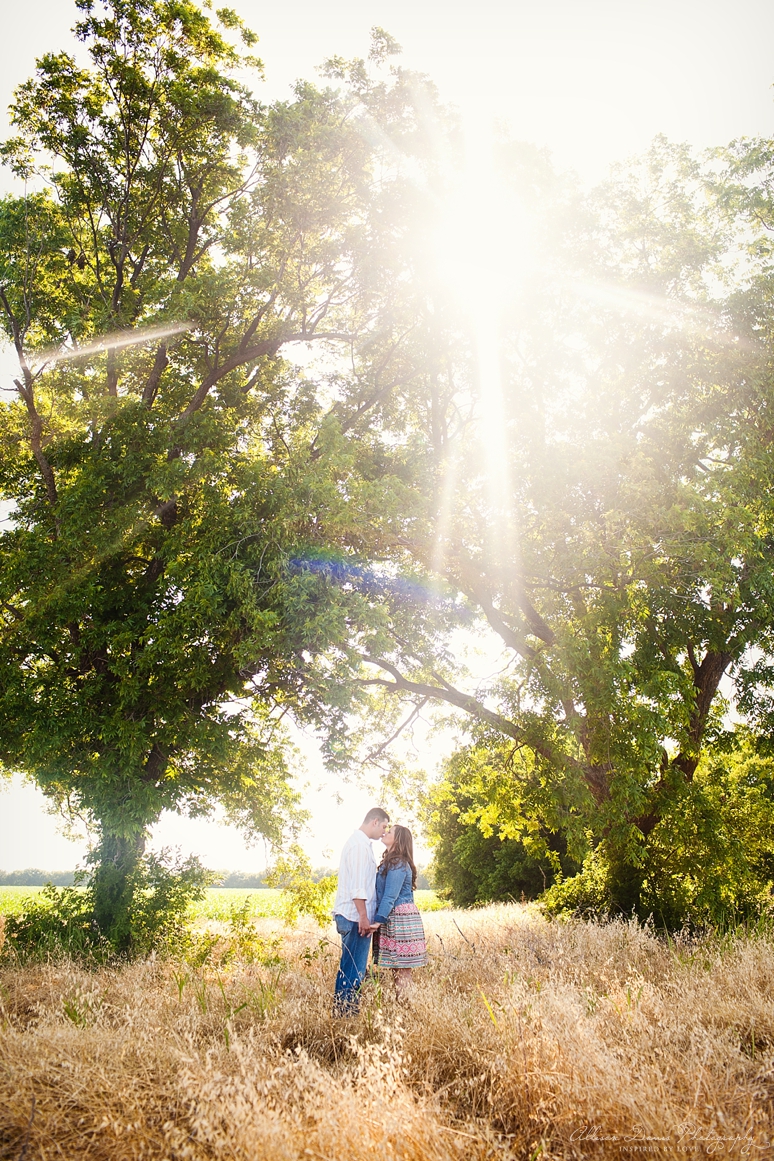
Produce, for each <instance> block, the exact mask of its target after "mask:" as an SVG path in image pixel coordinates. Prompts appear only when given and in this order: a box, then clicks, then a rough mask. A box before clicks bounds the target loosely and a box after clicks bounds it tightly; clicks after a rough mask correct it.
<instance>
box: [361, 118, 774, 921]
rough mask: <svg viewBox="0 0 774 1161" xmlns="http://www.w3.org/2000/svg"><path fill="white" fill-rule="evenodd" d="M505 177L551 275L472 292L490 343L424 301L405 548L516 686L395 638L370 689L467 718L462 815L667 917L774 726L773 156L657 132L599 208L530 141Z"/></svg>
mask: <svg viewBox="0 0 774 1161" xmlns="http://www.w3.org/2000/svg"><path fill="white" fill-rule="evenodd" d="M500 165H501V167H502V168H501V179H502V180H503V181H504V182H505V183H507V185H508V189H509V196H510V198H511V199H512V200H511V203H510V204H511V206H512V208H513V211H514V212H515V213H518V212H519V207H521V212H522V213H523V214H526V215H527V216H528V217H531V220H532V230H533V234H534V236H535V238H536V244H535V247H536V250H537V258H536V259H534V260H533V262H532V266H531V270H525V271H524V280H525V281H524V285H523V286H522V287H521V288H517V290H516V291H515V292H513V293H511V294H510V296H509V297H506V296H505V294H502V295H501V297H500V298H499V300H497V301H496V300H495V297H494V296H493V295H492V292H491V288H487V287H486V286H485V285H482V284H480V283H479V285H478V286H477V287H474V290H475V291H477V292H478V293H480V294H482V295H485V296H487V299H486V300H487V302H489V303H490V304H491V306H492V310H491V313H490V317H489V320H488V325H487V327H486V328H485V330H484V332H483V337H482V332H481V330H480V329H479V331H478V334H476V333H475V332H474V331H473V328H472V326H471V325H470V318H471V315H474V314H475V311H474V310H472V309H471V304H470V301H469V300H468V302H467V303H466V304H465V307H464V308H463V309H462V310H460V309H459V308H456V309H455V307H454V304H453V302H451V301H450V299H449V296H448V295H445V294H444V288H443V287H442V286H439V285H438V282H437V281H436V284H435V285H434V286H431V285H429V284H428V296H429V298H430V301H431V303H432V307H433V310H432V319H428V321H427V328H428V329H427V334H428V335H433V336H435V349H433V347H432V344H431V342H430V341H429V340H428V344H427V349H428V352H429V355H428V359H427V363H426V368H427V373H428V376H430V375H432V374H433V373H434V374H435V378H436V383H437V385H438V396H437V397H438V398H439V399H442V398H443V392H444V391H446V392H447V394H446V396H445V402H444V403H442V404H441V405H440V406H439V409H438V412H437V414H436V415H435V417H434V422H433V423H425V426H424V430H423V438H424V441H425V446H426V447H427V448H428V449H431V450H432V452H433V457H432V458H431V459H426V460H425V461H423V464H422V470H423V472H424V477H423V480H424V484H423V491H424V494H425V496H426V501H427V502H426V507H425V510H424V513H423V516H422V517H418V518H417V519H415V520H414V522H413V524H412V526H411V528H408V529H404V530H403V531H402V532H399V533H398V534H397V535H396V538H395V541H394V553H395V556H396V558H400V557H401V555H404V556H406V555H407V556H409V557H410V558H411V559H413V561H414V562H415V564H416V565H417V566H420V567H422V568H423V569H424V570H425V575H426V577H427V580H428V584H430V585H432V584H433V583H435V585H436V586H440V587H441V588H442V589H444V588H445V589H446V591H447V592H451V593H453V594H461V595H462V597H464V599H465V601H466V602H467V605H468V608H469V610H470V615H471V617H472V618H473V619H474V620H475V621H476V622H477V623H478V624H480V625H485V626H486V627H487V629H488V631H489V632H490V635H491V634H494V636H495V639H499V642H500V643H501V648H502V655H501V656H502V660H501V663H500V665H499V666H498V668H499V670H500V672H499V675H498V676H496V677H494V678H492V679H491V680H490V681H489V682H485V683H484V684H483V685H482V684H480V683H479V685H478V687H477V688H475V689H471V688H470V687H469V686H466V684H465V676H464V671H462V670H461V669H460V668H459V666H455V664H454V659H453V658H450V657H448V656H447V657H443V656H440V655H439V653H438V651H437V649H436V648H435V647H434V645H433V643H431V642H423V641H422V639H421V637H420V635H418V634H417V635H415V637H414V638H413V640H412V641H411V646H410V648H409V647H407V645H406V642H405V641H402V640H401V639H400V637H399V635H398V634H397V633H395V634H393V635H392V638H391V640H390V641H386V642H384V643H382V648H381V650H378V649H377V647H376V645H375V643H374V642H368V643H367V644H366V646H365V648H364V649H363V652H362V660H363V665H362V668H361V670H360V674H359V679H360V680H362V681H363V682H364V683H366V684H369V683H370V685H371V687H372V688H377V689H382V690H384V691H386V692H387V694H388V695H389V696H391V697H396V696H397V697H403V698H404V699H408V700H409V701H412V702H413V703H414V706H415V707H418V706H420V705H423V704H425V703H426V702H428V701H429V702H433V703H436V704H444V703H445V704H446V705H450V706H453V707H455V708H456V709H457V710H459V711H462V713H463V715H467V719H468V721H469V723H470V727H469V728H470V732H471V735H472V740H473V744H474V748H473V750H472V751H471V750H469V751H467V754H468V762H469V765H470V773H469V776H468V777H467V779H464V778H463V779H462V780H461V779H460V776H459V771H460V768H461V763H460V761H456V765H455V766H454V769H455V770H456V774H455V777H454V779H453V780H452V782H450V783H449V790H450V792H452V793H451V797H452V799H453V798H454V793H453V792H455V786H456V787H460V786H461V787H462V790H461V791H460V795H461V797H459V795H458V798H459V801H457V803H456V806H455V808H454V809H455V812H456V816H457V817H463V818H464V819H465V820H466V821H467V824H468V825H471V826H476V827H478V828H479V829H480V830H481V831H482V834H483V835H484V836H486V835H487V834H490V833H492V828H493V827H496V828H497V832H498V833H499V834H500V835H501V836H502V837H503V838H504V839H508V840H514V841H524V840H527V841H528V843H529V844H531V848H530V849H532V851H533V853H537V852H538V848H539V847H540V844H541V842H542V850H543V852H544V854H545V855H546V857H549V856H550V855H551V846H550V842H549V841H548V837H546V836H551V835H554V836H560V837H561V839H562V842H564V841H566V842H567V847H568V850H569V852H570V854H571V856H572V857H574V858H575V859H581V858H583V857H584V854H589V852H592V855H593V857H592V863H591V864H590V868H591V870H590V871H589V875H590V876H591V877H592V878H593V879H594V891H592V892H591V894H592V895H594V897H595V899H596V900H597V902H599V903H600V905H606V906H610V907H614V908H616V907H620V908H623V909H625V910H627V911H628V910H631V908H632V907H635V908H638V909H640V910H644V911H647V910H649V909H652V908H653V907H654V906H657V905H658V898H659V887H658V884H657V883H656V884H655V885H654V882H655V880H654V876H655V877H656V878H658V876H659V875H660V876H661V879H660V880H659V881H660V882H663V881H665V879H664V876H666V877H667V878H668V877H669V874H668V868H667V864H668V859H667V858H666V857H665V855H664V851H665V850H668V849H669V848H670V846H671V847H672V848H673V854H674V857H675V860H676V865H677V863H679V865H681V866H686V865H688V863H687V862H686V860H688V862H689V861H690V859H691V857H700V858H703V857H704V856H705V854H706V850H705V847H704V846H702V843H701V842H699V841H698V838H697V837H696V836H697V834H698V831H699V830H700V831H702V832H703V833H708V826H707V824H706V819H707V818H708V817H709V815H708V812H707V809H706V802H707V799H706V793H705V790H704V789H703V788H702V787H703V786H704V781H703V780H706V778H707V777H710V776H711V775H712V771H713V770H714V771H715V773H716V774H717V775H718V778H719V777H720V775H719V774H718V771H719V770H720V767H719V766H718V765H717V763H715V764H714V765H712V762H711V760H710V759H711V757H712V754H713V753H715V754H717V753H718V752H720V751H721V750H722V749H723V747H725V748H726V749H728V748H729V747H730V746H733V736H732V735H733V723H732V722H731V721H730V720H729V719H728V718H727V716H726V715H727V711H728V709H729V699H731V701H732V702H733V707H734V712H735V713H736V715H737V720H738V716H739V715H740V714H741V715H743V716H745V717H746V719H747V722H748V724H749V725H750V726H751V727H752V728H753V731H754V733H755V737H756V742H755V745H757V746H758V747H765V746H766V745H767V744H768V743H767V739H768V738H770V737H771V708H770V707H771V701H770V693H769V692H768V690H769V688H770V682H771V675H772V663H771V656H772V644H773V642H772V628H773V627H774V586H773V585H772V563H773V556H772V544H773V542H772V518H773V517H774V509H773V508H772V499H771V497H772V487H771V484H772V461H771V430H772V415H773V414H774V412H773V409H774V390H773V389H772V379H771V351H772V331H771V324H772V319H771V307H770V303H771V294H770V283H771V242H770V237H769V232H768V230H769V224H770V222H771V220H772V208H771V204H770V202H771V197H770V192H769V182H770V147H769V146H768V145H766V144H765V143H755V144H749V143H747V144H742V145H740V146H739V147H737V148H735V149H734V150H732V151H731V152H730V153H728V152H727V153H725V154H721V155H715V156H713V157H711V158H708V159H706V161H704V162H699V161H696V160H695V159H694V158H693V157H692V156H691V155H690V153H689V152H688V151H687V150H686V149H683V148H677V147H672V146H669V145H668V144H667V143H666V142H664V141H657V142H656V143H655V144H654V146H653V149H652V150H651V152H650V154H649V155H648V156H647V157H646V158H645V159H643V161H642V162H641V163H640V164H638V165H634V164H633V165H631V166H629V167H626V168H624V169H622V170H621V171H620V172H619V173H618V174H617V175H616V176H615V177H614V178H613V179H612V180H611V181H610V182H609V183H608V184H607V185H606V186H605V187H603V188H602V189H600V190H598V191H596V192H595V193H594V194H593V195H589V196H586V195H581V194H580V193H579V192H578V191H577V190H574V189H573V187H572V185H571V184H570V183H568V182H565V181H561V180H559V179H558V178H557V177H556V175H555V174H554V173H553V172H552V171H551V169H550V166H548V165H547V163H546V162H545V160H544V159H543V158H542V157H540V156H537V155H534V154H532V155H530V153H529V151H525V150H523V149H520V148H517V147H515V146H513V145H509V144H507V143H505V144H504V145H503V147H502V150H501V153H500ZM474 228H475V227H474V225H472V226H471V229H474ZM491 267H492V263H491V260H490V261H489V263H488V265H487V264H486V263H485V264H483V265H482V267H481V268H480V269H481V271H482V272H483V273H486V271H487V270H491ZM498 285H499V287H500V290H501V291H502V288H503V287H504V286H505V289H506V290H507V281H506V280H504V279H502V278H501V279H500V281H499V284H498ZM479 313H480V312H479ZM493 351H494V352H496V354H495V356H494V358H493V355H492V352H493ZM493 367H494V368H495V369H494V371H493ZM724 682H725V684H724ZM749 744H750V742H749V735H747V734H745V746H748V745H749ZM707 763H709V765H707ZM753 768H755V769H758V774H759V775H760V778H761V779H762V781H761V782H760V785H759V787H758V789H761V788H762V793H763V799H764V800H766V796H767V795H770V783H769V781H768V775H767V774H766V773H765V770H764V769H763V767H760V768H757V767H750V769H753ZM476 771H478V772H476ZM707 771H709V774H708V773H707ZM729 776H730V775H729ZM697 777H698V779H699V781H698V782H697ZM740 785H741V784H740ZM745 785H746V784H745ZM753 793H757V790H756V789H755V788H753ZM471 795H472V796H471ZM442 798H443V794H442V795H441V799H442ZM722 798H723V796H722V795H720V798H719V799H718V801H720V800H721V799H722ZM734 801H735V802H737V805H738V800H737V799H734ZM730 809H731V808H730V807H729V810H730ZM702 819H703V820H704V821H701V820H702ZM690 820H692V821H690ZM438 825H440V830H439V834H441V837H442V838H443V833H442V832H443V831H444V826H446V831H447V832H448V825H447V824H437V826H438ZM449 825H450V824H449ZM697 828H698V830H697ZM691 834H693V835H694V839H691V838H690V835H691ZM541 835H542V836H544V837H543V838H542V839H541V837H540V836H541ZM694 840H695V841H694ZM444 841H445V840H444ZM767 841H768V840H767ZM692 843H694V846H693V848H692ZM742 845H743V844H742ZM461 849H462V848H460V850H461ZM729 849H730V848H729ZM734 849H735V850H736V851H737V857H740V851H741V849H742V846H741V845H739V844H737V846H736V847H735V848H734ZM729 857H730V856H729ZM447 861H448V860H447ZM760 865H761V867H762V868H763V870H762V872H761V874H762V875H763V878H762V879H760V881H759V883H758V889H759V892H760V893H761V897H762V896H763V895H765V892H766V890H767V882H768V880H767V879H766V877H765V873H764V872H765V868H766V866H768V865H769V864H768V863H767V862H766V860H765V859H764V860H763V861H762V862H761V863H760ZM659 868H660V869H659ZM557 869H558V864H557ZM733 878H734V875H733V874H732V872H731V870H730V869H729V881H731V880H732V879H733ZM736 878H737V879H738V876H736ZM716 880H717V882H718V883H719V881H720V880H719V879H717V876H716ZM748 888H749V884H748V885H747V886H746V887H745V892H746V895H745V901H746V903H749V902H750V892H749V890H748ZM669 890H670V891H671V890H672V888H671V887H670V888H669ZM581 894H582V892H580V894H579V898H580V895H581ZM672 895H674V892H672ZM689 895H690V892H688V893H687V894H686V895H685V897H684V900H683V903H685V900H687V899H688V896H689ZM721 895H723V892H722V891H720V888H719V894H718V900H719V899H720V896H721ZM567 897H568V898H569V895H568V896H567ZM654 901H655V902H654ZM716 901H717V900H716ZM759 901H760V900H759ZM705 902H706V901H705ZM683 903H680V904H679V905H678V904H677V903H676V904H675V906H674V907H673V908H671V910H670V907H671V904H670V907H666V905H665V913H666V911H670V914H669V918H670V921H672V919H675V920H676V921H678V922H679V921H680V920H681V918H682V917H684V915H685V907H686V906H688V909H689V910H690V906H689V903H685V906H684V905H683ZM723 903H724V905H730V900H729V897H728V893H726V894H725V895H723ZM703 906H704V904H703ZM708 907H709V905H707V906H704V914H708V913H710V912H711V908H709V910H708ZM681 908H682V910H681Z"/></svg>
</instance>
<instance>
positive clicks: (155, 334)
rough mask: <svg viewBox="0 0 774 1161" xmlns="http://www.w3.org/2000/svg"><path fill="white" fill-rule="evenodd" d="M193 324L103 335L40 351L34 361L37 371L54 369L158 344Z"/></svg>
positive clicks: (174, 324)
mask: <svg viewBox="0 0 774 1161" xmlns="http://www.w3.org/2000/svg"><path fill="white" fill-rule="evenodd" d="M193 325H194V324H193V323H190V322H176V323H168V324H167V325H166V326H163V327H138V328H137V329H135V330H131V331H117V332H116V333H115V334H112V335H103V336H102V338H100V339H95V340H94V341H93V342H91V343H84V344H83V345H82V346H77V347H57V348H53V349H51V350H48V351H39V352H38V353H37V354H36V356H35V360H34V367H35V370H36V371H42V370H43V369H44V368H47V367H53V366H55V365H56V364H57V363H67V362H71V361H72V360H74V359H86V358H88V357H89V356H90V355H102V354H105V353H106V352H107V351H120V350H122V349H124V348H125V347H137V346H142V345H143V344H144V343H157V342H159V341H160V340H161V339H169V338H172V337H173V336H174V335H180V334H183V333H184V332H185V331H190V330H192V329H193Z"/></svg>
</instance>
